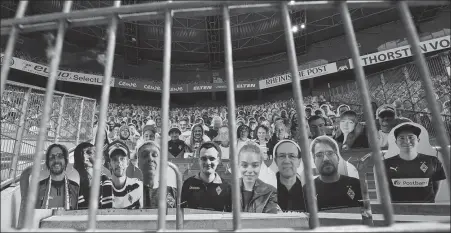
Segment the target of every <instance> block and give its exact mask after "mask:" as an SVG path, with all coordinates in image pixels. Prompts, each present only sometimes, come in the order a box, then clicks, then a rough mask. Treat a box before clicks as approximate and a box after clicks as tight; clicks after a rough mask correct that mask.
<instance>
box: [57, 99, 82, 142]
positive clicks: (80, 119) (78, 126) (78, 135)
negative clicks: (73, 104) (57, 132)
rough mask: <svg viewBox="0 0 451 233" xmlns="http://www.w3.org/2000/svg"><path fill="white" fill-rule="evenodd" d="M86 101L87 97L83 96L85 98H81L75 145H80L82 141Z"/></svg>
mask: <svg viewBox="0 0 451 233" xmlns="http://www.w3.org/2000/svg"><path fill="white" fill-rule="evenodd" d="M84 103H85V99H84V98H83V99H81V103H80V112H79V114H80V115H79V116H78V124H77V135H76V139H75V145H78V143H79V142H80V129H81V121H82V120H83V109H84ZM58 118H59V117H58ZM58 126H59V125H58ZM55 137H56V136H55Z"/></svg>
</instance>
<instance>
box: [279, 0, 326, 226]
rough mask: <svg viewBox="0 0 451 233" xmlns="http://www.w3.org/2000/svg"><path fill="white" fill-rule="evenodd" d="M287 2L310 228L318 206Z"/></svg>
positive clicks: (285, 14)
mask: <svg viewBox="0 0 451 233" xmlns="http://www.w3.org/2000/svg"><path fill="white" fill-rule="evenodd" d="M287 4H288V2H283V3H282V22H283V26H284V29H285V41H286V44H287V53H288V63H289V65H290V71H291V77H292V80H293V81H292V82H291V83H292V85H293V93H294V100H295V103H296V111H297V118H298V123H299V127H300V128H301V129H302V130H301V133H300V136H301V141H300V142H301V150H302V151H305V152H304V153H302V160H303V161H304V175H305V182H306V183H305V185H306V187H307V193H306V196H307V203H308V212H309V213H310V216H309V217H310V219H309V226H310V228H311V229H314V228H317V227H319V219H318V206H317V201H316V199H315V197H316V188H315V183H314V182H313V166H312V164H313V161H312V159H313V158H312V156H311V155H310V153H309V152H307V151H310V147H309V141H308V135H307V132H306V131H305V130H304V129H306V128H307V125H306V121H305V118H306V116H305V111H304V106H305V105H304V99H303V97H302V89H301V83H300V82H301V81H300V78H299V71H298V67H299V66H298V61H297V57H296V48H295V45H294V38H293V33H292V31H291V18H290V13H289V12H288V5H287Z"/></svg>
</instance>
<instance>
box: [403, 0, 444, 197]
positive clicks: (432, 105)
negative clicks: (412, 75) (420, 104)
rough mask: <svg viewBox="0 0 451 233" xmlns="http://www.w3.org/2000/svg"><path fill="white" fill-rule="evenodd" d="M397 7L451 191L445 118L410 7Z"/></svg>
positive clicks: (405, 4) (405, 3)
mask: <svg viewBox="0 0 451 233" xmlns="http://www.w3.org/2000/svg"><path fill="white" fill-rule="evenodd" d="M396 5H397V7H398V11H399V13H400V14H401V21H402V23H403V24H404V27H405V28H406V30H407V40H408V41H409V44H410V45H411V46H410V50H411V51H412V54H413V56H414V59H415V64H416V65H417V67H418V71H419V73H420V78H421V81H422V84H423V88H424V90H425V94H426V100H427V102H428V108H429V110H430V112H431V115H432V126H433V127H434V130H435V132H436V136H437V141H438V144H439V145H440V149H439V150H440V155H441V162H442V164H443V168H444V169H445V174H446V178H447V179H446V182H448V188H449V189H450V190H451V174H450V172H451V164H450V163H451V161H450V149H451V148H450V138H449V136H447V133H446V127H445V124H444V122H443V118H442V116H441V114H440V108H439V105H438V104H437V101H436V99H435V91H434V85H433V84H432V78H431V73H430V72H429V68H428V66H427V64H426V59H425V58H424V54H423V53H422V52H421V49H420V39H419V38H418V33H417V31H416V28H415V24H414V22H413V20H412V15H411V14H410V10H409V6H408V5H407V2H406V1H397V2H396Z"/></svg>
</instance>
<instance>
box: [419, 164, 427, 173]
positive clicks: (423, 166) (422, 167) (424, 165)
mask: <svg viewBox="0 0 451 233" xmlns="http://www.w3.org/2000/svg"><path fill="white" fill-rule="evenodd" d="M420 169H421V170H422V171H423V172H424V173H426V171H427V170H428V166H427V165H426V162H421V166H420Z"/></svg>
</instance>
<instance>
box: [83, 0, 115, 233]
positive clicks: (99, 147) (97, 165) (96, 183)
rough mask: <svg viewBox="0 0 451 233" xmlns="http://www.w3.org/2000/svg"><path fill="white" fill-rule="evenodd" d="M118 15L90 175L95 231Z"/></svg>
mask: <svg viewBox="0 0 451 233" xmlns="http://www.w3.org/2000/svg"><path fill="white" fill-rule="evenodd" d="M120 6H121V1H120V0H115V1H114V7H120ZM118 20H119V19H118V15H113V16H112V17H111V20H110V23H109V25H108V42H107V43H108V45H107V49H106V61H105V73H104V77H103V83H102V94H101V98H100V112H99V127H98V128H97V135H96V141H95V142H96V145H95V147H96V156H95V161H94V173H93V176H92V185H91V190H90V197H89V215H88V230H89V231H95V229H96V222H97V208H98V205H99V201H98V198H99V194H100V173H101V167H102V157H103V143H104V138H105V126H106V121H107V119H106V117H107V110H108V101H109V98H110V81H111V75H112V74H113V62H114V50H115V48H116V31H117V25H118Z"/></svg>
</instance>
